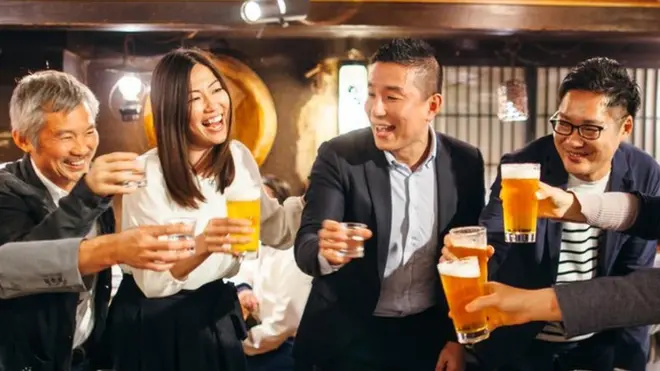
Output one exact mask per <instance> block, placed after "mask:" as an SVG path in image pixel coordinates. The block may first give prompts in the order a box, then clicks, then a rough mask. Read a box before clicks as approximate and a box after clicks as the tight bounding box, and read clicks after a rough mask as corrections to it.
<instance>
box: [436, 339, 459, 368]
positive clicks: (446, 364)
mask: <svg viewBox="0 0 660 371" xmlns="http://www.w3.org/2000/svg"><path fill="white" fill-rule="evenodd" d="M464 369H465V350H464V349H463V346H462V345H461V344H459V343H455V342H451V341H450V342H447V344H445V346H444V348H442V351H441V352H440V356H439V357H438V363H436V365H435V371H463V370H464Z"/></svg>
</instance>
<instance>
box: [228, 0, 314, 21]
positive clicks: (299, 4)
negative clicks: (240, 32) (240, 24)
mask: <svg viewBox="0 0 660 371" xmlns="http://www.w3.org/2000/svg"><path fill="white" fill-rule="evenodd" d="M308 11H309V0H247V1H245V2H244V3H243V4H242V5H241V18H243V20H244V21H245V22H247V23H250V24H255V23H262V24H263V23H280V24H282V25H284V24H286V23H287V22H290V21H299V20H303V19H305V18H307V12H308Z"/></svg>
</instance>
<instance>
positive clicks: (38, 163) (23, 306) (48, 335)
mask: <svg viewBox="0 0 660 371" xmlns="http://www.w3.org/2000/svg"><path fill="white" fill-rule="evenodd" d="M98 106H99V104H98V101H97V100H96V98H95V97H94V95H93V93H92V92H91V91H90V90H89V88H88V87H86V86H85V85H84V84H82V83H81V82H79V81H78V80H77V79H76V78H75V77H73V76H71V75H69V74H66V73H63V72H59V71H52V70H49V71H41V72H37V73H34V74H32V75H29V76H26V77H24V78H23V79H21V80H20V81H19V83H18V85H17V87H16V88H15V89H14V92H13V94H12V98H11V101H10V104H9V113H10V118H11V125H12V136H13V138H14V142H15V143H16V145H17V146H18V147H19V148H21V149H22V150H23V151H24V152H26V155H25V156H24V157H23V158H22V159H20V160H18V161H15V162H12V163H9V164H6V165H5V167H4V168H3V169H2V170H0V226H1V228H0V245H4V244H6V243H9V242H19V241H43V240H58V239H64V238H83V237H87V238H92V237H95V236H97V235H104V234H109V233H112V232H114V224H115V223H114V217H113V214H112V210H111V209H110V203H111V201H112V195H113V194H123V193H128V192H131V191H132V190H134V188H131V187H127V186H125V184H126V183H125V182H129V181H135V180H139V179H142V178H143V176H144V175H143V174H136V172H138V171H139V172H141V171H142V169H141V168H140V167H138V166H137V164H136V163H135V161H134V160H135V158H136V157H137V155H136V154H132V153H113V154H108V155H104V156H100V157H99V158H97V159H96V161H95V162H94V166H91V162H92V158H93V157H94V155H95V153H96V149H97V147H98V133H97V131H96V116H97V113H98ZM90 166H91V168H90ZM57 245H58V244H53V245H52V246H51V247H52V249H49V248H48V247H44V248H43V249H42V252H41V254H40V255H39V256H38V257H33V259H43V260H49V259H52V260H59V259H61V258H62V257H61V256H53V254H56V253H58V252H59V249H57V248H56V247H57ZM23 247H28V246H23ZM83 255H84V254H83ZM87 255H88V254H87ZM81 257H82V256H81ZM109 259H112V258H109ZM48 265H49V264H43V265H42V268H44V267H47V266H48ZM83 265H86V264H83ZM92 271H93V272H98V274H89V273H90V272H85V273H87V275H86V276H85V277H84V283H85V288H86V290H83V291H81V292H56V290H53V291H54V292H45V293H39V294H35V295H27V296H21V297H10V298H7V299H0V329H2V330H1V331H0V369H3V370H28V369H29V370H44V371H68V370H69V369H70V368H71V367H74V368H75V369H77V370H87V369H88V368H89V369H92V368H93V365H91V364H90V362H91V361H92V358H94V354H101V353H102V352H103V351H104V349H102V347H101V346H100V344H101V342H100V339H101V335H102V332H103V329H104V326H105V323H104V322H105V317H106V314H107V311H108V308H107V306H108V302H109V300H110V269H109V268H108V269H105V270H101V269H96V270H92ZM63 273H64V272H63ZM32 275H33V273H32V272H26V277H31V276H32ZM8 278H11V277H8ZM45 279H48V280H49V281H50V283H49V284H48V285H49V286H67V285H70V284H72V282H64V279H65V277H63V275H56V276H51V277H47V278H45ZM0 281H5V280H4V279H3V280H0ZM87 290H89V291H87ZM96 368H98V367H96ZM96 368H94V369H96Z"/></svg>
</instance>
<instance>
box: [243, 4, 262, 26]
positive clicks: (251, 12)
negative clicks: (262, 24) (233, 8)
mask: <svg viewBox="0 0 660 371" xmlns="http://www.w3.org/2000/svg"><path fill="white" fill-rule="evenodd" d="M241 17H242V18H243V20H244V21H245V22H247V23H255V22H257V21H258V20H259V18H261V5H259V3H258V2H256V1H255V0H249V1H246V2H244V3H243V5H242V6H241Z"/></svg>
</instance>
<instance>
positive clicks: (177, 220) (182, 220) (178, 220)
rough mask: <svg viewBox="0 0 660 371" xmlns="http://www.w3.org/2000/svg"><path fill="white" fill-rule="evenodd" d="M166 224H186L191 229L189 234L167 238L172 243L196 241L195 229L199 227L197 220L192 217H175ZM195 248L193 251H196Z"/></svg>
mask: <svg viewBox="0 0 660 371" xmlns="http://www.w3.org/2000/svg"><path fill="white" fill-rule="evenodd" d="M165 224H184V225H186V226H188V227H189V228H190V229H189V230H190V232H189V233H185V234H171V235H169V236H167V238H168V239H169V240H170V241H184V240H194V239H195V227H196V226H197V219H196V218H192V217H174V218H170V219H167V220H166V221H165ZM194 250H195V248H194V247H193V248H192V249H191V251H194Z"/></svg>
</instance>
